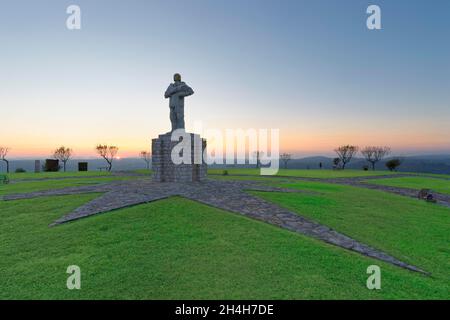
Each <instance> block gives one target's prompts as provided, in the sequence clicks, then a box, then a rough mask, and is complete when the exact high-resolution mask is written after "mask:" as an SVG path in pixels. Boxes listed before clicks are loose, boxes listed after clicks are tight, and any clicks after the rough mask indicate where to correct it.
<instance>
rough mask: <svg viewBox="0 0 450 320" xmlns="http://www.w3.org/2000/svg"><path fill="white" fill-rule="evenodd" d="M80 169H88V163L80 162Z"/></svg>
mask: <svg viewBox="0 0 450 320" xmlns="http://www.w3.org/2000/svg"><path fill="white" fill-rule="evenodd" d="M78 171H88V163H87V162H78Z"/></svg>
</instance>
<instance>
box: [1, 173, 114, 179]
mask: <svg viewBox="0 0 450 320" xmlns="http://www.w3.org/2000/svg"><path fill="white" fill-rule="evenodd" d="M109 175H111V172H106V171H103V172H100V171H84V172H77V171H71V172H40V173H34V172H23V173H10V174H8V177H9V179H10V180H21V179H52V178H77V177H102V176H109Z"/></svg>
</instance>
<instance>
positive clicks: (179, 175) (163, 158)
mask: <svg viewBox="0 0 450 320" xmlns="http://www.w3.org/2000/svg"><path fill="white" fill-rule="evenodd" d="M188 135H189V136H190V139H191V157H190V158H191V163H190V164H186V163H184V164H178V165H176V164H174V163H173V162H172V159H171V154H172V150H173V148H174V147H175V146H176V145H177V144H178V143H179V141H172V140H171V136H172V135H171V133H170V132H169V133H165V134H161V135H159V136H158V138H156V139H153V140H152V169H153V179H154V180H155V181H160V182H192V181H201V180H203V179H205V178H206V171H207V165H206V163H205V162H204V161H203V157H202V155H203V151H204V150H205V149H206V140H205V139H201V138H200V136H199V135H198V134H193V133H188ZM194 139H197V141H200V142H201V143H200V144H199V145H197V146H195V144H194ZM180 141H181V139H180ZM195 158H197V159H201V164H195V163H194V159H195Z"/></svg>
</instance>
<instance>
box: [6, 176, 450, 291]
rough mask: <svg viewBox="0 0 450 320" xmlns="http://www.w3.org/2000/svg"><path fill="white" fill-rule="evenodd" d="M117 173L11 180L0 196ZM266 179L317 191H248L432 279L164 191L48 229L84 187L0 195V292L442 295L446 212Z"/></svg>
mask: <svg viewBox="0 0 450 320" xmlns="http://www.w3.org/2000/svg"><path fill="white" fill-rule="evenodd" d="M121 178H122V179H125V178H129V177H121ZM121 178H119V177H97V178H95V177H92V178H83V179H77V178H73V179H65V180H43V181H31V182H19V183H15V184H9V185H6V186H1V187H0V194H5V193H16V192H28V191H33V190H44V189H49V188H55V187H63V186H73V185H80V184H86V183H87V184H90V183H101V182H105V181H108V180H109V179H121ZM219 178H222V177H219ZM223 178H224V179H230V178H231V177H223ZM241 178H242V177H241ZM254 179H263V180H262V181H268V180H266V178H259V177H254ZM271 181H272V182H273V183H275V182H276V183H280V184H284V185H286V186H289V187H294V188H301V189H305V190H313V191H317V192H319V194H318V195H307V194H284V193H283V194H281V193H267V192H260V193H257V194H258V195H260V196H262V197H264V198H267V199H268V200H270V201H274V202H278V203H279V204H280V205H283V206H286V207H288V208H290V209H292V210H294V211H298V212H301V213H302V215H304V216H307V217H310V218H312V219H315V220H317V221H320V222H322V223H324V224H327V225H329V226H331V227H334V228H335V229H337V230H338V231H340V232H343V233H346V234H348V235H350V236H352V237H354V238H356V239H359V240H361V241H363V242H366V243H367V244H369V245H372V246H374V247H377V248H379V249H383V250H385V251H386V252H388V253H390V254H392V255H394V256H396V257H397V258H400V259H402V260H405V261H407V262H410V263H412V264H414V265H417V266H419V267H422V268H424V269H425V270H427V271H429V272H431V273H432V276H431V277H426V276H423V275H420V274H418V273H414V272H410V271H407V270H403V269H401V268H398V267H394V266H392V265H389V264H386V263H382V262H380V261H378V260H373V259H370V258H367V257H363V256H361V255H359V254H356V253H353V252H350V251H347V250H344V249H341V248H338V247H335V246H331V245H328V244H325V243H323V242H321V241H318V240H314V239H311V238H308V237H305V236H302V235H300V234H297V233H292V232H290V231H287V230H284V229H280V228H277V227H275V226H272V225H268V224H265V223H262V222H258V221H255V220H252V219H249V218H246V217H243V216H240V215H236V214H232V213H228V212H225V211H222V210H218V209H215V208H211V207H209V206H205V205H202V204H199V203H196V202H194V201H191V200H186V199H182V198H176V197H175V198H169V199H166V200H161V201H157V202H153V203H149V204H144V205H139V206H134V207H131V208H127V209H122V210H116V211H113V212H110V213H105V214H101V215H96V216H93V217H89V218H85V219H81V220H78V221H74V222H71V223H67V224H64V225H61V226H57V227H54V228H49V227H48V225H49V224H50V223H51V222H53V221H54V220H55V219H57V218H59V217H61V216H62V215H64V214H66V213H69V212H70V211H72V210H73V209H75V208H77V207H78V206H80V205H82V204H84V203H86V202H88V201H89V200H91V199H93V198H94V197H95V196H96V195H93V194H88V195H72V196H58V197H46V198H37V199H29V200H19V201H6V202H5V201H0V221H1V223H0V288H1V290H0V299H119V298H122V299H134V298H135V299H325V298H330V299H431V298H436V299H448V298H450V294H449V292H450V286H449V284H450V281H449V280H450V277H449V270H450V268H449V267H450V265H449V262H450V251H449V249H448V243H449V240H450V239H449V233H448V230H449V219H448V214H449V210H448V209H446V208H442V207H439V206H437V205H434V204H428V203H425V202H420V201H416V200H414V199H409V198H404V197H400V196H395V195H389V194H385V193H382V192H379V191H374V190H366V189H358V188H353V187H347V186H339V185H331V184H324V183H315V182H301V183H300V182H295V183H294V182H292V181H291V182H289V180H287V179H285V178H276V179H272V180H271ZM371 264H376V265H379V266H380V267H381V270H382V290H379V291H370V290H368V289H367V288H366V286H365V283H366V279H367V277H368V275H367V274H366V268H367V267H368V266H369V265H371ZM69 265H78V266H80V267H81V271H82V289H81V290H79V291H76V290H75V291H71V290H68V289H67V288H66V279H67V277H68V274H66V269H67V266H69Z"/></svg>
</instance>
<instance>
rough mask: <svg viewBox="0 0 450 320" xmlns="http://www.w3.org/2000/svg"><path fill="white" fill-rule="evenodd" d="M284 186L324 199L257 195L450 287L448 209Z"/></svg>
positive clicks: (319, 187)
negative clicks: (414, 267) (406, 263)
mask: <svg viewBox="0 0 450 320" xmlns="http://www.w3.org/2000/svg"><path fill="white" fill-rule="evenodd" d="M284 186H286V187H291V188H298V189H302V190H311V191H316V192H318V193H320V194H318V195H309V194H289V193H266V192H257V193H256V194H258V195H259V196H261V197H263V198H265V199H267V200H270V201H273V202H275V203H278V204H280V205H281V206H284V207H286V208H288V209H290V210H292V211H294V212H298V213H299V214H301V215H302V216H304V217H308V218H310V219H312V220H315V221H318V222H320V223H322V224H325V225H327V226H330V227H332V228H334V229H336V230H337V231H339V232H341V233H344V234H346V235H349V236H351V237H353V238H355V239H357V240H360V241H362V242H364V243H367V244H369V245H372V246H374V247H376V248H378V249H381V250H383V251H385V252H388V253H390V254H392V255H394V256H395V257H397V258H399V259H400V260H403V261H406V262H409V263H411V264H413V265H416V266H418V267H421V268H423V269H425V270H426V271H429V272H431V273H432V274H433V277H436V279H440V281H442V282H445V283H447V284H450V249H449V243H450V233H449V230H450V210H449V209H448V208H445V207H442V206H439V205H436V204H430V203H426V202H423V201H420V200H416V199H411V198H407V197H402V196H398V195H393V194H389V193H385V192H382V191H377V190H367V189H362V188H356V187H350V186H340V185H334V184H325V183H318V182H296V183H289V184H284ZM449 289H450V287H449ZM449 292H450V291H449Z"/></svg>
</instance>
